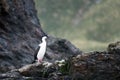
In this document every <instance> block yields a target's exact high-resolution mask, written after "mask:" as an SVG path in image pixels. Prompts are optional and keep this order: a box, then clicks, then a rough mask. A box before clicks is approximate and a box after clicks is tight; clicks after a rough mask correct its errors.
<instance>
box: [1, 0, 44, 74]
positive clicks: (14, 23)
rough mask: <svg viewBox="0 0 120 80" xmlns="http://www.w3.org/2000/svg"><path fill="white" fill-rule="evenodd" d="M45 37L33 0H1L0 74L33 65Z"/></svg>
mask: <svg viewBox="0 0 120 80" xmlns="http://www.w3.org/2000/svg"><path fill="white" fill-rule="evenodd" d="M43 35H44V32H43V31H42V29H41V27H40V24H39V20H38V18H37V16H36V10H35V7H34V2H33V0H0V72H4V71H7V70H9V69H13V68H17V67H20V66H22V65H24V64H26V63H31V62H32V60H33V57H32V56H33V54H34V51H35V48H36V47H37V44H38V43H39V42H40V39H41V36H43Z"/></svg>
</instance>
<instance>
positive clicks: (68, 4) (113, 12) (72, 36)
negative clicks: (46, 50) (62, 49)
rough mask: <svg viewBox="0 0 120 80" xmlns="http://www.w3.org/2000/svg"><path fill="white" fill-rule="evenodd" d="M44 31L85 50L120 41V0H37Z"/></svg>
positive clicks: (100, 48) (103, 47)
mask: <svg viewBox="0 0 120 80" xmlns="http://www.w3.org/2000/svg"><path fill="white" fill-rule="evenodd" d="M35 4H36V8H37V13H38V17H39V19H40V23H41V26H42V28H43V30H44V31H45V32H46V33H48V34H49V35H52V36H56V37H59V38H65V39H68V40H69V41H71V42H72V43H73V44H74V45H75V46H76V47H78V48H80V49H81V50H83V51H93V50H104V49H105V47H106V46H107V45H108V43H110V42H115V41H118V40H120V9H119V8H120V0H35Z"/></svg>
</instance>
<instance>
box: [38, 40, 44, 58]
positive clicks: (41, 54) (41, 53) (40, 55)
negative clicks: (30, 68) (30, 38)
mask: <svg viewBox="0 0 120 80" xmlns="http://www.w3.org/2000/svg"><path fill="white" fill-rule="evenodd" d="M45 52H46V42H43V43H42V44H40V49H39V51H38V54H37V59H38V60H42V59H43V57H44V55H45Z"/></svg>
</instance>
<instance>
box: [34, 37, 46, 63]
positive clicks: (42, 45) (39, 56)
mask: <svg viewBox="0 0 120 80" xmlns="http://www.w3.org/2000/svg"><path fill="white" fill-rule="evenodd" d="M46 39H47V36H43V37H42V43H40V44H39V45H38V48H37V50H36V52H35V55H34V59H35V60H36V59H37V62H39V63H41V62H42V60H43V58H44V55H45V53H46V48H47V41H46Z"/></svg>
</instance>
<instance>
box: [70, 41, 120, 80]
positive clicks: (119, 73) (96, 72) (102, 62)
mask: <svg viewBox="0 0 120 80" xmlns="http://www.w3.org/2000/svg"><path fill="white" fill-rule="evenodd" d="M119 54H120V44H119V43H118V42H116V43H112V44H110V45H109V46H108V51H103V52H91V53H90V54H87V55H84V54H83V55H81V56H79V55H78V56H76V57H74V58H73V60H72V63H71V64H73V65H71V70H70V71H71V76H73V78H74V79H75V80H79V79H82V80H119V79H120V55H119ZM78 75H79V76H78ZM80 76H81V77H80Z"/></svg>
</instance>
